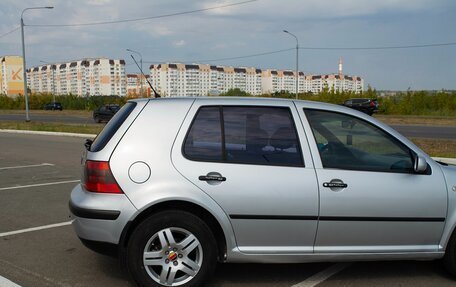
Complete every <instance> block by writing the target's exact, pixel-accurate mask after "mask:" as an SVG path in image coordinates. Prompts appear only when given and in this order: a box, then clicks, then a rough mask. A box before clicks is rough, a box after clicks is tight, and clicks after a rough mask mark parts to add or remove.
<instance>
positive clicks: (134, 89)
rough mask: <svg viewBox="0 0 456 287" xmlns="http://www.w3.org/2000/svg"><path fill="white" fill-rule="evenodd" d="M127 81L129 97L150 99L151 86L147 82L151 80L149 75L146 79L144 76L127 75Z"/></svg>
mask: <svg viewBox="0 0 456 287" xmlns="http://www.w3.org/2000/svg"><path fill="white" fill-rule="evenodd" d="M126 79H127V96H128V97H135V98H136V97H150V95H151V89H150V86H149V84H148V83H147V80H150V76H149V75H145V77H144V76H143V75H142V74H127V77H126ZM141 81H142V85H141ZM141 87H142V91H141Z"/></svg>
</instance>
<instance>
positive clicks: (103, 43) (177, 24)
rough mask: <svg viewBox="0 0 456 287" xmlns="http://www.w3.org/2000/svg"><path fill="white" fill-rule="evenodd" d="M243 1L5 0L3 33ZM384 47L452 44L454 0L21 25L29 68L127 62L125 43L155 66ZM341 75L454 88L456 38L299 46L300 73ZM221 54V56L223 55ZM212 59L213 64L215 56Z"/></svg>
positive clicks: (354, 1) (387, 84) (292, 2)
mask: <svg viewBox="0 0 456 287" xmlns="http://www.w3.org/2000/svg"><path fill="white" fill-rule="evenodd" d="M242 1H243V0H223V1H209V0H206V1H204V0H202V1H190V0H144V1H139V0H129V1H125V0H123V1H122V0H78V1H70V0H42V1H40V0H21V1H17V0H2V3H1V6H0V37H1V35H3V34H5V33H7V32H9V31H11V30H13V29H14V28H16V27H18V26H19V22H20V14H21V11H22V10H23V9H24V8H27V7H36V6H54V7H55V8H54V9H53V10H29V11H26V12H25V13H24V22H25V24H26V25H42V24H52V25H54V24H57V25H60V24H75V23H93V22H103V21H116V20H124V19H135V18H144V17H151V16H158V15H165V14H173V13H179V12H185V11H191V10H197V9H204V8H211V7H216V6H221V5H226V4H230V3H238V2H242ZM244 1H245V0H244ZM284 29H286V30H288V31H290V32H291V33H294V34H295V35H296V36H297V37H298V38H299V45H300V47H302V48H309V47H326V48H332V47H382V46H407V45H427V44H439V43H454V42H456V32H455V30H456V1H454V0H378V1H377V0H327V1H322V0H280V1H279V0H257V1H253V2H249V3H244V4H241V5H237V6H231V7H226V8H220V9H216V10H207V11H203V12H197V13H191V14H185V15H179V16H172V17H165V18H157V19H149V20H145V21H136V22H124V23H117V24H108V25H96V26H79V27H36V26H35V27H33V26H26V27H25V36H26V37H25V38H26V53H27V67H32V66H36V65H40V64H42V63H40V61H47V62H63V61H69V60H74V59H81V58H95V57H108V58H113V59H125V60H126V63H127V66H126V69H127V72H129V73H136V72H137V69H136V67H135V66H134V64H133V62H132V60H131V58H130V55H129V53H128V52H127V51H126V49H127V48H129V49H133V50H137V51H139V52H140V53H142V56H143V61H144V68H145V70H147V69H146V67H148V66H149V65H150V64H151V63H160V62H185V63H192V62H196V63H208V64H215V65H229V66H247V67H258V68H262V69H267V68H275V69H292V70H294V69H295V51H294V50H290V51H284V52H280V53H275V54H268V55H263V56H256V57H247V58H241V59H233V60H227V59H225V60H223V59H224V58H231V57H238V56H246V55H252V54H259V53H266V52H271V51H278V50H283V49H288V48H294V47H295V45H296V42H295V39H294V38H292V37H291V36H290V35H287V34H285V33H284V32H282V30H284ZM20 54H21V42H20V30H17V31H15V32H13V33H10V34H8V35H6V36H4V37H1V38H0V56H1V55H20ZM339 58H342V59H343V61H344V72H345V73H346V74H349V75H358V76H361V77H363V78H364V79H365V86H366V87H367V84H370V85H371V86H373V87H374V88H377V89H380V90H383V89H391V90H406V89H408V88H411V89H413V90H418V89H456V45H447V46H440V47H429V48H414V49H387V50H308V49H301V50H300V51H299V69H300V70H301V71H304V73H313V74H317V73H335V72H337V64H338V60H339ZM217 59H218V60H217ZM209 60H216V61H209Z"/></svg>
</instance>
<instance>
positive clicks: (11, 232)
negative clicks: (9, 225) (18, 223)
mask: <svg viewBox="0 0 456 287" xmlns="http://www.w3.org/2000/svg"><path fill="white" fill-rule="evenodd" d="M72 222H73V220H71V221H66V222H61V223H55V224H49V225H43V226H38V227H32V228H26V229H20V230H15V231H8V232H3V233H0V237H5V236H10V235H15V234H21V233H26V232H32V231H38V230H43V229H49V228H55V227H61V226H67V225H70V224H71V223H72ZM0 286H1V285H0Z"/></svg>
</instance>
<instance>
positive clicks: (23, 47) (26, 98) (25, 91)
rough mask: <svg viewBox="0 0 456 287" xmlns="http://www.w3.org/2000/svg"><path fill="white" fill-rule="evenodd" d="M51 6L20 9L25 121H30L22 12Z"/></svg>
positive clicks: (50, 7)
mask: <svg viewBox="0 0 456 287" xmlns="http://www.w3.org/2000/svg"><path fill="white" fill-rule="evenodd" d="M53 8H54V7H52V6H45V7H30V8H25V9H24V10H22V13H21V38H22V70H23V72H24V74H23V78H24V97H25V121H26V122H30V116H29V105H28V91H27V71H26V70H25V69H26V68H25V66H26V65H25V41H24V26H25V25H24V12H25V11H27V10H35V9H53Z"/></svg>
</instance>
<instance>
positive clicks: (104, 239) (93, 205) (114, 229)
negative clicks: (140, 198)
mask: <svg viewBox="0 0 456 287" xmlns="http://www.w3.org/2000/svg"><path fill="white" fill-rule="evenodd" d="M69 208H70V214H71V218H72V219H73V223H72V225H73V228H74V230H75V232H76V234H77V235H78V237H79V238H80V239H81V240H83V242H84V240H85V241H87V242H100V243H106V244H115V245H116V244H118V243H119V241H120V237H121V234H122V231H123V229H124V228H125V226H126V225H127V223H128V222H129V220H130V219H131V218H132V217H133V215H134V214H135V213H136V212H137V209H136V208H135V207H134V206H133V204H131V202H130V200H128V198H127V196H125V194H101V193H93V192H87V191H85V190H84V189H83V188H82V187H81V185H80V184H79V185H77V186H76V187H75V188H74V189H73V191H72V192H71V198H70V202H69ZM91 249H92V248H91Z"/></svg>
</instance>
